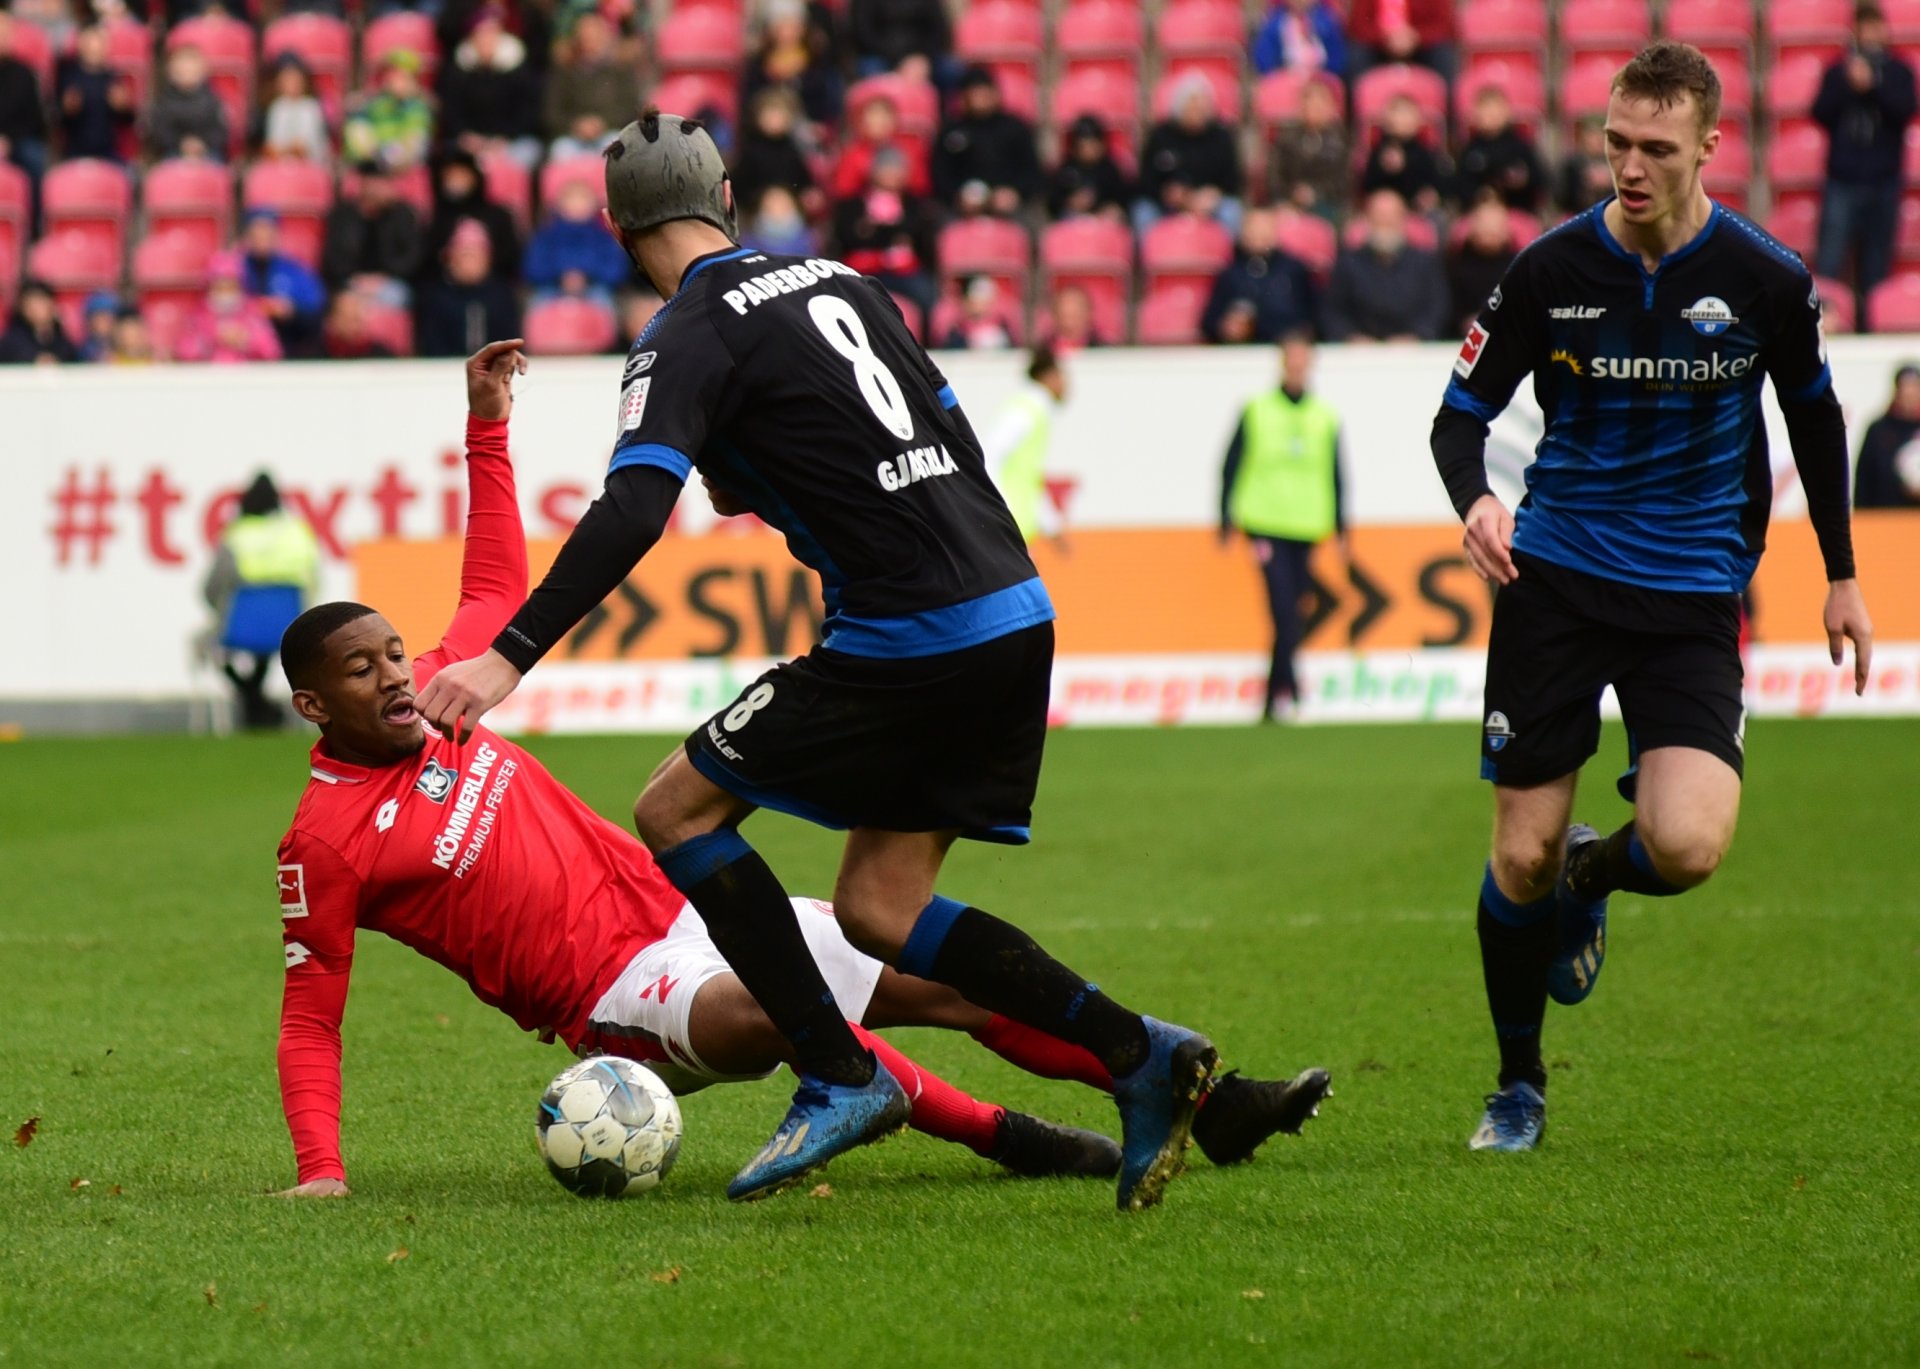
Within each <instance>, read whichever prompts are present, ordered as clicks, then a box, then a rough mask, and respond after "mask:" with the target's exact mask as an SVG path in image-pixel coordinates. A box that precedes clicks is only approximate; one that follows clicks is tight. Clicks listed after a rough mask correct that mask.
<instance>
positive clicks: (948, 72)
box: [848, 0, 960, 90]
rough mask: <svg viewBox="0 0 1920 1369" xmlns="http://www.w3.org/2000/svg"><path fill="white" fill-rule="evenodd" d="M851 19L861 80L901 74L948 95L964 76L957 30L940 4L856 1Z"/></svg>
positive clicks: (932, 1) (935, 0) (916, 0)
mask: <svg viewBox="0 0 1920 1369" xmlns="http://www.w3.org/2000/svg"><path fill="white" fill-rule="evenodd" d="M848 20H849V24H850V27H851V28H852V31H853V55H854V56H853V61H854V70H855V71H857V72H858V73H859V74H860V75H862V76H878V75H879V74H880V73H881V72H883V71H897V72H899V73H900V74H901V75H902V76H905V77H907V78H908V79H909V80H915V81H932V82H933V83H934V84H936V85H938V86H939V87H940V88H941V89H943V90H945V89H947V88H949V87H950V86H951V85H952V84H953V82H954V81H955V80H956V79H957V78H958V77H959V74H960V68H959V65H958V64H957V63H956V62H955V61H954V59H953V25H952V24H951V23H950V22H949V21H948V19H947V7H946V6H945V5H944V4H942V3H941V0H853V3H852V7H851V12H850V14H849V16H848Z"/></svg>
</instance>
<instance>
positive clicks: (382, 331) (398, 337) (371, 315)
mask: <svg viewBox="0 0 1920 1369" xmlns="http://www.w3.org/2000/svg"><path fill="white" fill-rule="evenodd" d="M366 314H367V335H368V336H369V337H371V338H372V339H373V340H374V341H375V342H384V343H385V344H386V345H387V348H388V350H390V351H391V352H392V353H393V354H394V355H395V356H397V357H410V356H412V355H413V315H412V314H411V313H409V312H408V311H407V310H405V309H402V308H400V307H398V306H397V305H392V304H382V303H380V302H378V301H376V300H368V301H367V308H366Z"/></svg>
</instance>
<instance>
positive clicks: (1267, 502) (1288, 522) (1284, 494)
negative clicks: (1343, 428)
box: [1227, 390, 1340, 542]
mask: <svg viewBox="0 0 1920 1369" xmlns="http://www.w3.org/2000/svg"><path fill="white" fill-rule="evenodd" d="M1240 422H1241V444H1240V468H1239V470H1238V471H1236V472H1235V474H1234V481H1233V492H1232V494H1231V495H1230V496H1229V497H1228V500H1227V512H1228V514H1229V515H1230V516H1231V517H1232V519H1233V523H1234V526H1236V527H1238V528H1240V529H1241V530H1242V531H1245V532H1249V533H1252V534H1254V535H1256V536H1260V537H1287V538H1291V539H1293V540H1294V541H1297V542H1319V541H1322V540H1323V539H1325V538H1327V537H1329V536H1331V535H1332V534H1333V530H1334V498H1333V481H1334V461H1335V459H1336V456H1337V454H1338V451H1339V443H1340V416H1339V415H1338V414H1337V413H1335V412H1334V410H1333V406H1332V405H1331V404H1328V403H1327V402H1326V401H1325V400H1323V399H1321V398H1319V397H1318V396H1317V395H1307V396H1305V397H1303V398H1302V399H1301V400H1300V401H1299V402H1298V403H1296V402H1294V401H1293V400H1292V399H1290V398H1288V396H1287V393H1286V392H1285V391H1284V390H1274V391H1273V392H1272V393H1270V394H1264V395H1261V396H1260V397H1259V398H1258V399H1256V400H1254V401H1253V402H1252V403H1250V404H1248V405H1247V407H1246V410H1245V411H1244V412H1243V413H1242V415H1241V418H1240Z"/></svg>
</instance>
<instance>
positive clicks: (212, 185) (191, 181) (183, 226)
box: [140, 157, 233, 253]
mask: <svg viewBox="0 0 1920 1369" xmlns="http://www.w3.org/2000/svg"><path fill="white" fill-rule="evenodd" d="M140 198H141V207H142V208H143V209H145V210H146V214H147V232H148V233H149V234H155V233H160V234H181V235H184V236H187V237H191V238H195V239H197V240H198V241H200V242H201V243H202V244H203V245H204V246H205V248H206V250H207V251H208V252H209V253H211V252H213V251H215V250H216V249H217V248H218V247H219V246H220V245H221V244H222V243H224V242H226V240H227V239H228V238H230V237H232V236H233V172H232V170H231V169H229V168H227V167H225V166H222V165H220V164H219V163H218V162H206V161H201V160H199V159H198V158H191V157H176V158H174V159H172V160H170V161H164V162H160V163H158V164H157V165H155V166H154V167H153V168H152V169H151V170H149V171H148V172H147V181H146V185H145V186H144V187H143V188H142V190H141V196H140Z"/></svg>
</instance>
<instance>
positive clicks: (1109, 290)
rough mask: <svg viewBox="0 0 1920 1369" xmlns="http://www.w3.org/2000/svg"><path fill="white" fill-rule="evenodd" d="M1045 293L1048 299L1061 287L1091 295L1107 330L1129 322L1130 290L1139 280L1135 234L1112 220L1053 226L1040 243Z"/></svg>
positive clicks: (1109, 333)
mask: <svg viewBox="0 0 1920 1369" xmlns="http://www.w3.org/2000/svg"><path fill="white" fill-rule="evenodd" d="M1040 271H1041V289H1042V291H1043V293H1044V294H1045V295H1046V296H1047V297H1051V296H1052V295H1053V293H1054V291H1056V290H1058V289H1059V288H1060V287H1061V286H1065V285H1077V286H1079V287H1080V288H1081V289H1082V290H1085V291H1086V292H1087V297H1088V298H1089V299H1090V300H1091V301H1092V302H1093V310H1094V314H1095V316H1096V318H1097V319H1099V320H1100V324H1101V330H1102V331H1103V332H1105V333H1106V334H1107V336H1109V337H1118V336H1120V334H1119V332H1118V331H1116V330H1112V329H1109V328H1108V327H1107V325H1108V324H1111V323H1113V322H1114V320H1116V319H1120V320H1124V319H1125V317H1126V311H1127V291H1128V287H1129V286H1130V285H1131V284H1132V281H1133V234H1132V232H1131V231H1130V230H1129V229H1128V228H1127V227H1126V225H1125V224H1118V223H1115V222H1113V221H1112V220H1111V219H1100V218H1079V219H1067V220H1064V221H1062V222H1060V223H1055V224H1050V225H1049V226H1048V227H1047V230H1046V232H1045V233H1044V234H1042V235H1041V238H1040Z"/></svg>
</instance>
